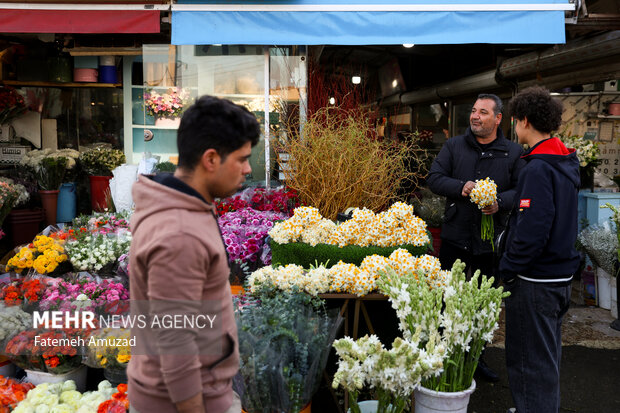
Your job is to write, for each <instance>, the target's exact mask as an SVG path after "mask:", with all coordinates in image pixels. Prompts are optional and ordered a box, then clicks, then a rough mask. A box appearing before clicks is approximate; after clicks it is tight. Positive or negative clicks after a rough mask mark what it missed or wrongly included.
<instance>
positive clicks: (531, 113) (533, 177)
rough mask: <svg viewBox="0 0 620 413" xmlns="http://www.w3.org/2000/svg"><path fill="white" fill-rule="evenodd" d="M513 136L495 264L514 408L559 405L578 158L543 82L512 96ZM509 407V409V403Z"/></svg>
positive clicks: (573, 265) (550, 410)
mask: <svg viewBox="0 0 620 413" xmlns="http://www.w3.org/2000/svg"><path fill="white" fill-rule="evenodd" d="M510 107H511V112H512V116H513V118H514V122H515V131H516V133H517V136H518V138H519V143H522V144H527V145H529V147H530V149H529V150H528V151H527V152H526V153H525V154H524V155H523V159H525V161H526V162H527V164H526V166H525V167H524V168H523V169H522V171H521V174H520V175H519V182H518V184H517V199H516V205H515V209H514V210H513V212H512V216H511V217H510V223H509V231H508V237H507V240H506V245H507V249H506V252H505V254H504V255H503V257H502V259H501V261H500V266H499V272H500V274H501V276H502V279H503V281H504V283H505V285H506V289H507V290H508V291H510V293H511V295H510V297H508V298H507V299H506V365H507V368H508V381H509V384H510V391H511V393H512V397H513V400H514V402H515V404H516V411H517V412H522V413H525V412H541V413H542V412H545V413H557V412H558V411H559V409H560V360H561V353H562V338H561V324H562V318H563V316H564V314H565V313H566V311H567V310H568V306H569V303H570V292H571V280H572V279H573V274H574V273H575V271H577V267H578V266H579V255H578V253H577V251H576V250H575V240H576V238H577V192H578V188H579V161H578V160H577V156H576V153H575V150H574V149H567V148H566V147H565V146H564V144H563V143H562V141H560V140H559V139H558V138H552V137H551V132H552V131H555V130H557V129H558V128H559V127H560V124H561V122H562V104H561V103H560V102H559V101H558V100H556V99H553V98H552V97H551V96H550V94H549V91H548V90H546V89H543V88H541V87H533V88H528V89H525V90H524V91H522V92H521V93H519V94H518V95H516V96H515V97H514V98H513V99H512V101H511V105H510ZM513 411H514V410H513Z"/></svg>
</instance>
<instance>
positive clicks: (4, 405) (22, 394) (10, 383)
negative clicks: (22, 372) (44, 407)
mask: <svg viewBox="0 0 620 413" xmlns="http://www.w3.org/2000/svg"><path fill="white" fill-rule="evenodd" d="M32 389H34V384H32V383H27V382H21V381H20V380H16V379H12V378H10V377H3V376H0V413H9V412H10V411H11V410H13V409H14V408H15V407H17V404H18V403H19V402H21V401H22V400H24V399H25V398H26V395H27V394H28V392H29V391H30V390H32Z"/></svg>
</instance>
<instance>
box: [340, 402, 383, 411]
mask: <svg viewBox="0 0 620 413" xmlns="http://www.w3.org/2000/svg"><path fill="white" fill-rule="evenodd" d="M357 405H358V406H359V408H360V413H377V409H378V408H379V400H364V401H361V402H358V403H357ZM347 413H351V409H348V410H347Z"/></svg>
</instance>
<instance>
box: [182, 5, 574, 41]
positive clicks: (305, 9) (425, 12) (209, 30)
mask: <svg viewBox="0 0 620 413" xmlns="http://www.w3.org/2000/svg"><path fill="white" fill-rule="evenodd" d="M567 10H574V4H570V3H569V2H568V0H438V1H433V0H385V2H381V1H379V0H265V1H242V0H237V1H234V0H233V1H230V0H179V2H178V3H175V4H173V5H172V44H179V45H180V44H255V45H317V44H326V45H327V44H338V45H364V44H367V45H370V44H382V45H387V44H403V43H415V44H460V43H504V44H518V43H521V44H526V43H529V44H532V43H534V44H543V43H551V44H555V43H564V42H565V32H564V12H565V11H567Z"/></svg>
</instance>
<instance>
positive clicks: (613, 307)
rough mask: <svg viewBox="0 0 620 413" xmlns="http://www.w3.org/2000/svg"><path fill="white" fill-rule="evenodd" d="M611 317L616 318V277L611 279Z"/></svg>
mask: <svg viewBox="0 0 620 413" xmlns="http://www.w3.org/2000/svg"><path fill="white" fill-rule="evenodd" d="M610 281H611V282H610V283H609V286H610V288H611V316H612V317H613V318H618V277H611V280H610Z"/></svg>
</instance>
